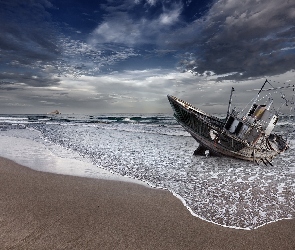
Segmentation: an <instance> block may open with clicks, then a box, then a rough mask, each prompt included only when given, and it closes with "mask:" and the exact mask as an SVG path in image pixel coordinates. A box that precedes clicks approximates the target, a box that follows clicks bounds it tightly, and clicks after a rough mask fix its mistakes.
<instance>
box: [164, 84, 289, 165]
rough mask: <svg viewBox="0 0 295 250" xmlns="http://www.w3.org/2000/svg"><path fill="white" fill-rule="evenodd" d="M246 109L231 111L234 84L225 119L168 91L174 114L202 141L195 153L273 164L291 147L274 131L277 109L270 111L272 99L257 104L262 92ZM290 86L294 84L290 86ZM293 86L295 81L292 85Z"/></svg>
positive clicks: (184, 126)
mask: <svg viewBox="0 0 295 250" xmlns="http://www.w3.org/2000/svg"><path fill="white" fill-rule="evenodd" d="M267 82H268V81H267V80H266V81H265V82H264V84H263V86H262V87H261V89H260V90H259V92H258V94H257V97H256V98H255V100H254V101H253V103H252V106H251V108H250V109H249V111H248V112H247V113H239V112H237V111H236V110H235V109H233V110H231V111H230V108H231V101H232V93H233V91H234V88H232V91H231V95H230V100H229V106H228V111H227V117H226V119H219V118H218V117H216V116H213V115H210V114H206V113H205V112H204V111H202V110H200V109H198V108H195V107H193V106H192V105H191V104H189V103H187V102H185V101H182V100H180V99H179V98H177V97H174V96H171V95H168V96H167V97H168V100H169V102H170V105H171V106H172V109H173V110H174V117H175V118H176V120H177V121H178V122H179V124H180V125H181V126H182V127H183V128H184V129H185V130H186V131H187V132H189V133H190V134H191V135H192V137H193V138H194V139H195V140H196V141H197V142H198V143H199V147H198V148H197V149H196V150H195V152H194V154H196V155H205V153H208V151H209V153H210V154H211V155H217V156H228V157H233V158H238V159H242V160H248V161H253V162H256V163H258V164H259V163H261V162H262V163H264V164H266V165H267V164H271V161H272V159H273V158H274V157H275V156H276V155H278V154H280V153H281V152H283V151H285V150H286V149H287V148H288V144H287V141H286V140H285V139H283V137H282V136H280V135H278V134H276V133H272V131H273V129H274V127H275V126H276V124H277V121H278V118H279V116H278V113H273V112H271V111H270V107H271V105H272V100H269V103H268V104H257V103H256V102H257V100H258V97H259V94H260V93H261V91H262V90H263V88H264V86H265V84H266V83H267ZM288 87H291V86H288ZM293 88H294V85H293Z"/></svg>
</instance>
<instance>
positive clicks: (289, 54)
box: [170, 0, 295, 79]
mask: <svg viewBox="0 0 295 250" xmlns="http://www.w3.org/2000/svg"><path fill="white" fill-rule="evenodd" d="M294 24H295V2H294V1H287V0H284V1H280V2H278V1H276V0H262V1H256V0H246V1H243V2H240V1H231V0H220V1H218V2H216V3H215V4H214V5H213V6H212V8H211V9H210V10H209V12H208V14H207V15H206V16H204V17H203V18H202V19H199V20H196V21H195V22H194V23H192V24H190V25H188V26H187V27H186V28H185V29H183V30H178V32H179V33H178V34H177V37H175V36H174V37H173V36H171V37H170V38H171V42H170V43H171V45H173V46H178V48H181V49H183V48H184V49H188V51H189V50H190V52H191V53H190V54H188V55H189V56H187V57H186V58H185V59H184V60H183V61H182V63H183V65H184V66H185V68H186V70H189V71H191V72H193V73H196V74H204V73H206V72H214V73H215V74H217V75H227V76H221V77H220V78H219V79H247V78H249V77H263V76H271V75H277V74H282V73H285V72H287V71H290V70H292V69H294V68H295V66H294V61H295V32H294ZM174 35H175V34H174ZM228 74H229V75H228Z"/></svg>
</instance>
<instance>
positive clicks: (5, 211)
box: [0, 157, 295, 249]
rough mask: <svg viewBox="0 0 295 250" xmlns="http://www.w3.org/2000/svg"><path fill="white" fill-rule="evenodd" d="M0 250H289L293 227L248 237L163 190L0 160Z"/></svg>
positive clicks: (276, 226)
mask: <svg viewBox="0 0 295 250" xmlns="http://www.w3.org/2000/svg"><path fill="white" fill-rule="evenodd" d="M0 181H1V186H0V189H1V192H0V211H1V214H0V221H1V223H0V245H1V246H2V247H3V249H295V238H294V235H295V220H294V219H290V220H281V221H278V222H273V223H270V224H267V225H265V226H263V227H260V228H258V229H254V230H239V229H232V228H226V227H222V226H218V225H215V224H213V223H210V222H206V221H203V220H201V219H199V218H197V217H194V216H192V215H191V214H190V212H189V211H188V209H187V208H186V207H185V206H183V204H182V202H181V201H180V200H179V199H178V198H177V197H175V196H174V195H173V194H172V193H170V192H169V191H166V190H161V189H155V188H150V187H145V186H144V185H140V184H135V183H129V182H122V181H114V180H103V179H92V178H85V177H76V176H67V175H60V174H53V173H46V172H40V171H35V170H32V169H29V168H27V167H24V166H22V165H19V164H17V163H15V162H13V161H11V160H8V159H6V158H2V157H0Z"/></svg>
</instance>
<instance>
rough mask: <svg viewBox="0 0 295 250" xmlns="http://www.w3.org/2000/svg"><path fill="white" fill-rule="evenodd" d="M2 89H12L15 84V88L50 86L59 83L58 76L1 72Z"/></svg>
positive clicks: (0, 87) (0, 83) (0, 86)
mask: <svg viewBox="0 0 295 250" xmlns="http://www.w3.org/2000/svg"><path fill="white" fill-rule="evenodd" d="M0 79H2V80H1V81H0V89H4V88H6V89H7V90H12V89H13V87H12V86H13V85H14V86H15V88H17V89H19V88H24V87H26V86H30V87H49V86H56V85H58V84H59V79H58V78H52V77H50V76H47V75H32V74H31V73H17V74H16V73H7V72H1V73H0Z"/></svg>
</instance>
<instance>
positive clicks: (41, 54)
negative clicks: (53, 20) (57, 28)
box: [0, 0, 58, 63]
mask: <svg viewBox="0 0 295 250" xmlns="http://www.w3.org/2000/svg"><path fill="white" fill-rule="evenodd" d="M49 7H51V4H50V2H48V1H46V0H41V1H38V0H35V1H34V0H32V1H28V0H14V1H1V2H0V21H1V22H0V30H1V35H0V49H1V54H2V53H5V52H6V54H5V57H3V56H2V57H1V61H2V62H3V61H4V62H5V61H6V62H7V61H9V59H10V58H7V56H8V55H10V56H11V57H12V58H13V59H14V60H17V59H18V60H22V61H24V60H26V62H27V63H29V60H30V59H40V60H52V59H53V58H55V57H56V56H57V54H58V47H57V46H56V45H55V33H54V29H53V27H52V26H51V24H50V15H49V13H48V12H47V11H46V8H49Z"/></svg>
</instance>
